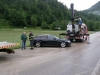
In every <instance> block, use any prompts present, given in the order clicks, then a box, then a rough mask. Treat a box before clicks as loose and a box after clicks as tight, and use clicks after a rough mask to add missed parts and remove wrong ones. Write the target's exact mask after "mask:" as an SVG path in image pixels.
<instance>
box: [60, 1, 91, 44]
mask: <svg viewBox="0 0 100 75" xmlns="http://www.w3.org/2000/svg"><path fill="white" fill-rule="evenodd" d="M79 21H81V18H78V17H75V12H74V4H73V3H72V4H71V21H70V22H69V23H68V25H67V28H66V33H61V34H60V35H65V36H66V38H68V39H69V40H70V41H71V42H73V41H77V42H83V41H84V40H88V37H89V34H88V27H87V26H86V24H85V23H81V24H79Z"/></svg>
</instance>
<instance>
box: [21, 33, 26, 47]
mask: <svg viewBox="0 0 100 75" xmlns="http://www.w3.org/2000/svg"><path fill="white" fill-rule="evenodd" d="M21 40H22V49H26V40H27V36H26V33H25V32H23V34H22V35H21Z"/></svg>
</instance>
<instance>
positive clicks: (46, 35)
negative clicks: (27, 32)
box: [37, 34, 50, 36]
mask: <svg viewBox="0 0 100 75" xmlns="http://www.w3.org/2000/svg"><path fill="white" fill-rule="evenodd" d="M44 35H46V36H48V35H50V34H41V35H37V36H44Z"/></svg>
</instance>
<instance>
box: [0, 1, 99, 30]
mask: <svg viewBox="0 0 100 75" xmlns="http://www.w3.org/2000/svg"><path fill="white" fill-rule="evenodd" d="M74 6H75V5H74ZM75 14H76V15H77V16H78V17H81V18H82V21H83V22H84V23H86V24H87V25H88V27H89V30H100V22H99V21H100V16H97V15H93V14H89V13H86V12H83V11H75ZM70 20H71V13H70V9H68V8H67V6H65V5H63V4H62V3H61V2H58V1H57V0H0V28H22V27H30V28H35V27H40V28H42V29H56V28H59V27H60V28H61V29H62V30H64V29H66V25H67V23H68V22H69V21H70Z"/></svg>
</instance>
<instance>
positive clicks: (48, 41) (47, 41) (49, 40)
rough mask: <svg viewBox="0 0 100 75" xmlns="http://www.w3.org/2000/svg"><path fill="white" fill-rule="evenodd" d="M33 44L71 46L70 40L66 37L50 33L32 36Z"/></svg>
mask: <svg viewBox="0 0 100 75" xmlns="http://www.w3.org/2000/svg"><path fill="white" fill-rule="evenodd" d="M34 45H35V46H36V47H40V46H60V47H66V46H68V47H69V46H71V42H70V40H68V39H60V38H58V37H56V36H54V35H50V34H43V35H38V36H36V37H35V38H34Z"/></svg>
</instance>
